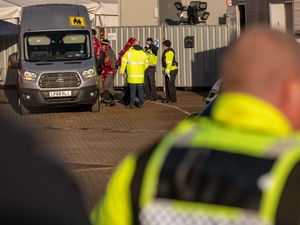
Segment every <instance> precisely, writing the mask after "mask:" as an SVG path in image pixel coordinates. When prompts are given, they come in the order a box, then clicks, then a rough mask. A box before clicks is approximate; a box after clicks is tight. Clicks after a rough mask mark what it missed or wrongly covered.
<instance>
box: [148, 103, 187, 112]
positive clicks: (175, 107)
mask: <svg viewBox="0 0 300 225" xmlns="http://www.w3.org/2000/svg"><path fill="white" fill-rule="evenodd" d="M149 103H153V104H157V105H162V106H166V107H169V108H173V109H177V110H178V111H180V112H183V113H184V114H186V115H188V116H190V115H191V114H192V113H189V112H187V111H185V110H183V109H181V108H179V107H178V106H174V105H167V104H164V103H160V102H154V101H152V102H149Z"/></svg>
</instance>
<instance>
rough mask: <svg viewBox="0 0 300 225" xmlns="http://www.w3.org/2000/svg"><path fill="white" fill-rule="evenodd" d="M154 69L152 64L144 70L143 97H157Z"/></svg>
mask: <svg viewBox="0 0 300 225" xmlns="http://www.w3.org/2000/svg"><path fill="white" fill-rule="evenodd" d="M155 71H156V68H155V67H154V66H149V67H148V68H147V69H146V71H145V98H148V99H149V98H152V99H156V98H157V93H156V85H155Z"/></svg>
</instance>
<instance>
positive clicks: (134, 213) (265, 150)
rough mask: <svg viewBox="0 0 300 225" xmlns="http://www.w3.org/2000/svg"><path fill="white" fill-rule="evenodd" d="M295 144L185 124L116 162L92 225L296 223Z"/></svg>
mask: <svg viewBox="0 0 300 225" xmlns="http://www.w3.org/2000/svg"><path fill="white" fill-rule="evenodd" d="M198 120H199V121H198ZM216 137H217V139H216ZM299 144H300V142H299V139H297V138H295V137H291V138H290V139H287V138H280V137H278V138H275V137H274V136H272V135H269V134H265V135H264V134H256V133H253V132H249V133H248V132H241V131H240V130H238V129H234V128H231V129H227V128H226V129H224V127H223V126H220V124H219V123H216V122H214V121H213V120H211V119H208V118H204V117H203V118H200V119H197V120H193V121H185V122H183V123H181V124H180V125H179V126H178V127H177V128H176V129H175V130H174V131H173V132H171V133H169V134H168V135H167V136H166V138H164V140H163V141H162V142H161V143H160V144H159V145H158V146H156V147H155V148H154V149H152V150H151V151H148V152H146V153H144V154H142V155H141V156H140V157H139V158H137V159H134V158H133V157H132V156H129V157H128V158H127V159H126V160H125V161H124V163H123V164H121V166H120V167H119V169H118V170H117V172H116V173H115V175H114V176H115V177H113V178H112V180H111V182H110V184H109V186H108V189H107V195H106V197H105V198H104V200H103V207H102V208H101V210H100V211H97V210H94V212H93V215H92V222H93V224H94V225H96V224H97V225H98V224H110V225H121V224H122V225H131V224H132V225H133V224H142V225H157V224H164V225H177V224H178V225H223V224H224V225H227V224H228V225H248V224H249V225H275V224H276V225H294V224H295V225H296V224H298V223H299V221H300V220H299V219H300V215H299V214H300V213H299V209H300V201H299V194H300V163H299V162H300V145H299ZM128 178H129V179H131V180H132V181H131V183H130V184H126V182H124V181H125V180H126V179H128ZM128 188H129V189H130V191H129V190H127V189H128ZM118 192H123V194H121V193H118ZM116 202H118V204H115V203H116ZM115 212H117V213H118V216H113V215H115V214H114V213H115ZM115 217H118V218H115ZM98 221H102V222H98Z"/></svg>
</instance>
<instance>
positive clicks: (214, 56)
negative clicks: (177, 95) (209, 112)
mask: <svg viewBox="0 0 300 225" xmlns="http://www.w3.org/2000/svg"><path fill="white" fill-rule="evenodd" d="M105 35H106V37H107V38H108V39H110V41H111V43H112V47H113V49H114V50H115V52H116V53H118V52H120V51H121V50H122V48H123V46H124V45H125V44H126V42H127V40H128V39H129V38H130V37H136V38H137V39H138V40H140V42H141V45H142V46H144V45H145V41H146V39H147V38H148V37H152V38H154V39H158V40H159V42H160V50H159V56H161V54H162V46H161V43H162V41H163V40H165V39H169V40H171V42H172V46H173V48H174V50H175V52H176V59H177V61H178V63H179V72H178V76H177V80H176V86H177V87H208V86H212V84H213V83H214V82H215V81H216V78H217V75H218V70H219V67H220V64H221V58H222V55H223V53H224V51H225V49H226V47H227V45H228V41H229V40H228V31H227V26H225V25H220V26H202V25H199V26H149V27H107V28H105ZM186 36H194V40H195V45H194V48H185V47H184V39H185V37H186ZM16 43H17V37H16V36H2V37H0V50H1V51H0V69H1V71H2V75H1V76H0V85H15V84H16V70H10V69H8V68H7V60H8V56H9V55H10V54H11V53H13V52H17V45H16ZM124 81H125V78H124V77H121V76H119V75H117V77H116V79H115V86H117V87H120V86H123V85H124V83H125V82H124ZM156 84H157V86H158V87H163V86H164V80H163V76H162V74H161V63H160V57H159V65H158V66H157V74H156Z"/></svg>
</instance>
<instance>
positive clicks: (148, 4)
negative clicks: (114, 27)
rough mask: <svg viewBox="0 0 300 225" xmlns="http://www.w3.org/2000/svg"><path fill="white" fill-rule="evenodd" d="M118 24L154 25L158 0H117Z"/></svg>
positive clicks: (156, 18)
mask: <svg viewBox="0 0 300 225" xmlns="http://www.w3.org/2000/svg"><path fill="white" fill-rule="evenodd" d="M119 8H120V10H119V11H120V23H119V24H120V26H156V25H158V19H159V18H158V14H157V17H155V15H154V14H155V13H154V11H155V8H156V10H158V0H119Z"/></svg>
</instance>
